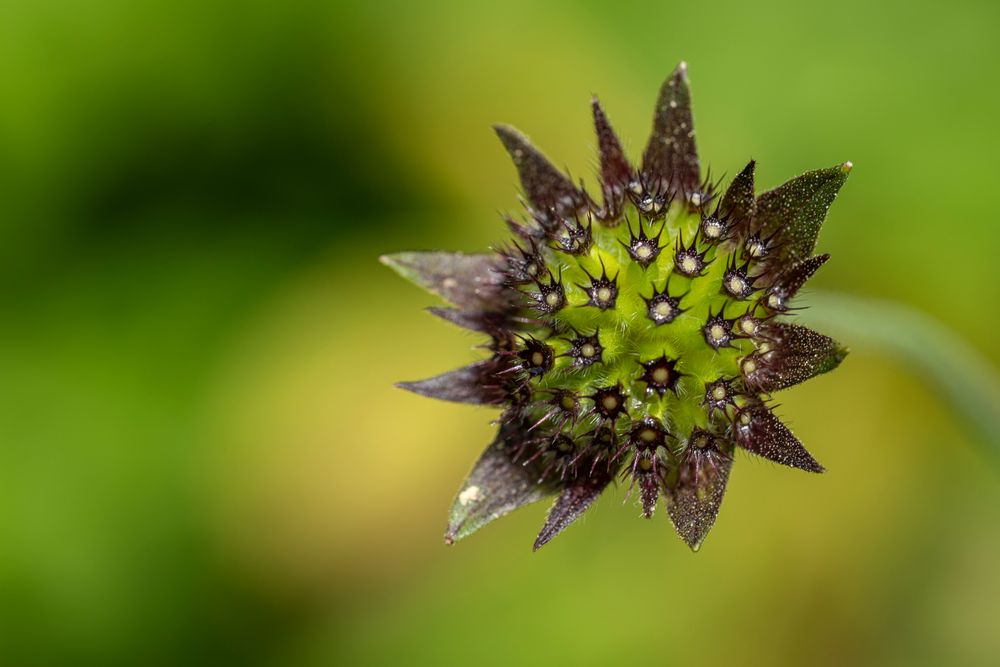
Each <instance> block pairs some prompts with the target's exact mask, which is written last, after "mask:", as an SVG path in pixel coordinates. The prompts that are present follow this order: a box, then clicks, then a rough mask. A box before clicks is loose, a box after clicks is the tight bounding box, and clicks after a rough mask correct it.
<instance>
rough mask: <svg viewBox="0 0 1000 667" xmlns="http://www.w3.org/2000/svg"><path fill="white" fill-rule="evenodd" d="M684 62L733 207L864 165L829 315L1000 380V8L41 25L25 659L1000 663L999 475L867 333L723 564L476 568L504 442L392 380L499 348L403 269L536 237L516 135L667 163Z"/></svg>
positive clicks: (30, 253) (727, 516)
mask: <svg viewBox="0 0 1000 667" xmlns="http://www.w3.org/2000/svg"><path fill="white" fill-rule="evenodd" d="M682 59H684V60H687V61H688V62H689V64H690V72H691V79H692V84H693V87H694V98H695V114H696V123H697V127H698V129H699V134H698V136H699V142H700V149H701V152H702V155H703V157H704V158H705V160H706V161H707V162H710V163H711V165H712V166H713V168H714V170H715V171H717V172H728V173H730V174H732V173H735V170H737V169H739V168H740V167H741V166H742V165H743V164H745V162H746V161H747V159H748V158H749V157H751V156H752V157H754V158H756V159H757V160H758V165H759V167H758V175H759V180H760V185H761V186H764V187H770V186H773V185H776V184H778V183H780V182H782V181H783V180H785V179H787V178H789V177H791V176H793V175H795V174H797V173H799V172H801V171H805V170H807V169H810V168H815V167H820V166H827V165H830V164H835V163H837V162H840V161H843V160H845V159H850V160H853V161H854V164H855V171H854V173H853V174H852V177H851V179H850V181H849V182H848V184H847V186H846V188H845V189H844V191H843V192H842V195H841V197H840V198H839V199H838V201H837V202H836V204H835V205H834V207H833V209H832V212H831V215H830V218H829V220H828V224H827V226H826V228H825V230H824V234H823V236H822V237H821V240H820V244H821V248H822V250H824V251H828V252H830V253H832V254H833V257H834V259H833V261H831V262H830V263H829V264H828V265H827V266H826V267H825V268H824V270H823V271H822V272H821V273H820V275H819V276H818V277H817V278H816V279H815V285H816V287H818V288H824V289H835V290H840V291H842V292H846V293H849V294H854V295H858V296H862V297H879V298H888V299H893V300H896V301H898V302H901V303H903V304H907V305H909V306H913V307H916V308H919V309H920V310H922V311H924V312H926V313H928V314H930V315H931V316H933V317H935V318H937V319H938V320H939V321H941V322H943V323H945V324H946V325H947V326H949V327H950V328H951V329H953V330H954V331H955V332H957V333H958V334H959V335H961V336H962V337H964V339H965V340H967V341H968V342H969V344H970V345H971V346H973V348H975V349H976V350H978V352H979V353H980V354H981V355H983V356H984V358H985V359H986V360H987V362H988V363H989V364H991V365H993V366H995V367H996V366H1000V350H998V347H997V346H996V344H995V339H996V335H997V334H996V331H997V328H998V326H1000V316H998V314H997V309H996V308H995V307H994V304H995V303H996V302H997V300H998V299H1000V273H998V269H997V262H996V253H997V251H998V248H1000V224H998V223H997V218H996V215H997V214H996V210H997V209H996V206H997V204H996V196H995V195H996V187H997V186H996V182H997V173H996V166H995V165H996V160H997V156H998V153H1000V132H998V129H997V118H998V117H1000V93H998V90H1000V86H998V84H1000V72H998V64H1000V5H997V4H996V3H992V2H988V1H983V2H975V1H971V0H955V1H953V2H948V3H920V2H918V3H914V2H912V1H903V0H897V1H894V2H884V3H873V2H868V1H864V0H845V1H844V2H839V3H826V4H824V5H822V6H818V5H817V6H813V5H811V4H809V3H798V2H792V1H789V2H786V3H778V4H770V3H747V2H738V1H730V0H715V1H714V2H711V3H698V2H691V3H684V4H681V3H673V2H656V3H643V2H634V1H630V0H618V1H617V2H613V3H605V2H596V1H589V2H570V1H568V0H567V1H566V2H545V3H540V2H536V1H522V0H505V1H504V2H502V3H473V2H469V3H458V2H454V3H452V2H443V1H440V0H428V1H426V2H420V3H413V2H396V1H392V0H387V1H383V2H379V3H362V2H358V3H342V2H338V1H337V0H332V1H330V0H327V1H325V2H324V1H321V0H314V1H299V2H286V3H274V2H254V1H249V2H248V1H247V0H241V1H239V2H237V1H236V0H214V1H210V2H204V1H201V0H146V1H145V2H142V3H136V2H131V1H129V0H88V1H73V0H48V1H46V2H24V1H23V0H3V1H2V2H0V299H2V309H0V312H2V326H0V663H2V664H10V665H117V664H125V665H159V664H164V665H178V664H213V665H218V664H240V665H249V664H262V665H292V666H296V665H424V664H427V665H445V664H456V665H458V664H461V665H483V666H486V665H507V664H525V665H528V664H576V665H608V664H638V663H640V662H641V663H642V664H674V663H678V664H680V663H683V664H761V665H802V664H809V665H842V664H857V665H942V664H949V665H996V664H1000V632H998V631H997V630H998V628H1000V569H998V568H997V564H998V562H1000V530H998V526H1000V485H998V464H997V459H996V458H991V457H990V456H989V455H988V454H987V453H986V449H985V447H984V445H985V443H984V442H982V437H981V436H980V435H977V433H976V432H974V431H971V430H970V429H968V428H966V427H965V426H964V425H963V422H962V420H961V419H959V418H957V417H956V416H955V415H956V413H955V411H954V410H953V409H952V408H951V407H950V406H949V405H948V404H947V403H946V402H945V401H944V400H943V399H942V397H941V394H940V393H939V391H938V387H936V386H935V383H934V382H931V381H928V380H927V379H926V376H923V375H921V374H919V373H916V372H915V371H914V370H913V369H912V368H911V367H910V364H908V363H906V362H905V361H900V359H899V358H897V357H895V356H894V355H892V354H891V353H888V352H887V350H886V349H885V348H882V347H879V346H872V345H867V344H866V343H865V341H864V339H863V337H861V338H860V339H859V340H857V341H847V342H849V343H851V344H852V347H853V348H854V351H853V354H852V355H851V356H850V357H849V358H848V360H847V362H846V363H845V364H844V365H843V367H842V368H841V370H839V371H838V372H837V373H834V374H831V375H829V376H824V377H823V378H820V379H816V380H814V381H812V382H810V383H809V384H807V385H805V386H803V387H801V388H799V389H797V390H796V391H794V392H790V393H789V394H788V395H787V396H782V400H781V402H782V408H781V413H782V414H783V415H784V416H785V417H787V418H788V420H789V421H790V422H791V423H792V424H793V425H794V427H795V429H796V431H797V433H798V434H799V435H800V436H801V437H802V439H803V440H804V441H806V442H807V443H808V444H809V447H810V449H811V450H812V451H813V452H814V453H815V454H816V456H817V457H818V458H819V459H820V460H821V461H822V462H823V463H824V464H825V465H826V466H827V467H828V468H829V473H828V474H826V475H825V476H823V477H814V476H809V475H805V474H802V473H799V472H796V471H790V470H786V469H779V468H778V467H777V466H774V465H771V464H768V463H762V462H760V461H756V460H751V459H750V458H748V457H746V456H742V457H741V458H740V459H739V460H738V462H737V466H736V468H735V471H734V475H733V477H732V480H731V484H730V488H729V492H728V496H727V502H726V503H725V505H724V506H723V510H722V513H721V515H720V518H719V520H718V523H717V525H716V528H715V530H714V532H713V534H712V535H711V536H710V538H709V539H708V541H707V543H706V545H705V547H704V548H703V549H702V551H701V552H700V553H698V554H692V553H690V552H689V551H688V550H687V548H686V547H685V546H684V545H683V544H682V543H681V542H680V540H679V539H677V538H676V537H675V536H674V534H673V531H672V529H671V528H670V526H669V525H668V522H667V521H666V519H665V518H664V516H663V515H662V513H661V514H660V515H659V516H657V517H655V519H654V520H653V521H651V522H646V521H643V520H641V519H640V518H639V512H638V510H637V509H636V508H635V507H634V506H633V504H632V503H631V502H629V503H628V504H625V505H624V506H623V505H622V496H623V494H622V493H621V492H619V493H617V494H609V495H608V496H607V497H605V498H603V499H602V500H601V501H600V503H599V504H598V506H597V507H596V508H595V509H594V510H593V511H592V513H591V514H590V515H588V516H587V517H586V519H585V520H584V521H582V522H581V523H582V524H583V525H582V526H577V527H573V528H571V529H570V530H569V531H567V532H566V534H565V535H563V536H561V537H560V538H559V539H557V540H556V541H555V542H553V543H552V544H551V545H549V546H548V547H546V548H545V549H544V550H543V551H541V552H539V553H538V554H532V552H531V549H530V546H531V542H532V539H533V537H534V535H535V532H536V531H537V529H538V527H539V526H540V524H541V522H542V520H543V517H544V512H545V507H544V506H543V505H539V506H535V507H531V508H527V509H524V510H521V511H519V512H517V513H515V514H514V515H512V516H511V517H509V518H508V519H506V520H505V521H502V522H498V523H497V524H494V525H492V526H490V527H489V528H488V529H486V530H484V531H482V532H481V533H479V534H477V535H476V536H475V538H473V539H471V540H468V541H466V542H463V543H461V544H459V545H457V546H455V547H451V548H446V547H445V546H444V545H443V544H442V540H441V534H442V531H443V527H444V519H445V512H446V509H447V507H448V506H449V503H450V502H451V499H452V494H453V493H454V492H455V490H456V489H457V488H458V485H459V483H460V481H461V479H462V476H463V475H464V474H465V472H466V471H467V470H468V468H469V466H470V465H471V463H472V462H473V460H474V459H475V457H476V456H477V455H478V454H479V452H480V450H481V449H482V448H483V447H484V446H485V444H486V443H487V442H488V441H489V439H490V435H491V427H490V425H489V421H490V420H491V418H492V416H493V414H492V412H491V411H489V410H486V409H476V408H470V407H463V406H456V405H451V404H443V403H435V402H432V401H428V400H426V399H420V398H418V397H416V396H412V395H408V394H405V393H404V392H401V391H398V390H395V389H393V388H392V386H391V383H392V382H393V381H394V380H398V379H415V378H420V377H424V376H427V375H431V374H434V373H436V372H438V371H441V370H444V369H447V368H451V367H455V366H458V365H461V364H463V363H466V362H468V361H469V360H471V359H474V358H476V355H477V352H476V351H474V350H473V346H474V345H475V344H477V342H478V340H477V339H476V337H475V336H473V335H471V334H469V333H465V332H461V331H458V330H455V329H454V328H449V326H447V325H446V324H444V323H442V322H439V321H436V320H435V319H434V318H432V317H429V316H428V315H426V314H424V313H422V312H421V308H422V307H424V306H427V305H433V304H434V300H433V298H431V297H429V296H428V295H425V294H423V293H421V292H420V291H419V290H417V289H416V288H414V287H412V286H410V285H408V284H405V283H404V282H403V281H401V280H400V279H398V278H397V277H395V276H394V275H392V274H391V273H390V272H389V271H388V270H387V269H386V268H385V267H382V266H380V265H379V264H378V262H377V257H378V255H379V254H381V253H384V252H389V251H394V250H401V249H417V248H453V249H464V250H476V249H483V248H486V247H487V246H488V245H489V244H491V243H493V242H495V241H497V240H500V239H501V238H502V232H503V228H502V226H501V223H500V221H499V217H498V215H497V213H498V212H499V211H506V210H513V209H514V208H515V206H516V180H515V173H514V170H513V168H512V167H511V165H510V164H509V162H508V160H507V157H506V156H505V154H504V153H503V150H502V148H501V146H500V144H499V142H498V141H496V139H495V137H494V136H493V134H492V131H491V130H490V124H491V123H493V122H497V121H504V122H511V123H513V124H515V125H517V126H519V127H520V128H522V129H523V130H525V131H526V132H528V133H529V134H530V135H531V136H532V137H533V138H534V139H535V140H536V142H537V143H538V144H539V145H541V146H542V147H543V148H544V150H546V151H547V152H548V153H549V154H550V155H551V156H553V158H554V159H555V161H556V162H557V163H559V164H561V165H567V166H568V167H569V168H570V169H571V170H572V172H573V173H574V174H575V175H577V176H583V177H585V178H587V179H591V174H592V167H593V165H594V163H595V149H594V140H593V137H592V130H591V127H590V117H589V109H588V101H589V97H590V94H591V93H593V92H599V93H600V95H601V99H602V101H603V102H604V104H605V107H606V109H607V110H608V112H609V114H610V116H611V118H612V120H613V122H614V123H615V125H616V127H617V128H618V130H619V132H620V133H621V134H622V135H623V136H624V137H628V138H630V141H629V146H630V148H631V152H632V153H633V155H636V156H637V155H638V153H639V152H640V151H641V148H642V146H643V145H644V142H645V139H646V136H647V132H648V129H649V125H650V119H651V109H652V104H653V101H654V97H655V94H656V90H657V88H658V86H659V84H660V82H661V81H662V79H663V78H664V77H665V76H666V75H667V73H668V72H669V71H670V70H671V69H672V68H673V67H674V65H675V64H676V63H677V62H678V61H679V60H682ZM590 182H592V180H591V181H590ZM931 353H933V351H931Z"/></svg>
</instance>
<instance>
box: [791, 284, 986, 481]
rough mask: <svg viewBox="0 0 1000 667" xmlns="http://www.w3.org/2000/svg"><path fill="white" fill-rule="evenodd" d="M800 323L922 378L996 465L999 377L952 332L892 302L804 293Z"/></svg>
mask: <svg viewBox="0 0 1000 667" xmlns="http://www.w3.org/2000/svg"><path fill="white" fill-rule="evenodd" d="M808 302H809V306H810V307H809V308H807V309H804V310H802V311H799V312H800V317H801V319H802V321H803V322H804V323H808V324H811V325H814V326H815V327H816V328H817V329H820V330H821V331H823V332H824V333H827V334H829V335H831V336H833V337H834V338H836V339H837V340H838V341H840V342H841V343H843V344H845V345H847V346H849V347H858V348H860V347H868V346H871V347H877V348H879V349H881V350H884V351H886V352H888V353H890V354H891V355H893V356H895V357H897V358H898V359H900V360H901V361H903V362H904V363H905V364H907V366H908V367H910V368H912V369H913V370H914V371H915V372H917V373H918V374H920V375H922V376H923V377H924V378H925V379H926V380H927V382H928V388H929V389H931V390H932V391H936V392H939V393H940V394H941V395H943V396H944V398H946V399H947V400H948V403H949V405H950V407H951V408H952V409H953V410H954V411H955V412H956V413H957V414H958V416H959V417H960V419H959V421H960V422H962V423H963V424H964V425H966V426H967V427H969V428H970V429H971V430H972V431H973V436H974V437H975V438H976V440H977V441H978V442H981V444H983V445H984V446H986V447H987V448H988V449H989V451H990V454H991V455H992V456H993V457H994V458H995V460H997V461H1000V374H998V373H997V369H996V368H994V367H993V364H992V363H991V362H990V361H989V360H988V359H986V358H985V357H984V356H983V355H982V354H980V353H979V352H978V351H977V350H976V349H975V348H973V347H972V346H971V345H970V344H969V343H968V342H967V341H965V340H964V339H963V338H962V337H961V336H959V335H958V334H957V333H956V332H955V331H953V330H952V329H949V328H948V327H947V326H945V325H944V324H942V323H941V322H939V321H937V320H935V319H934V318H932V317H930V316H929V315H927V314H925V313H923V312H921V311H919V310H916V309H914V308H911V307H909V306H905V305H903V304H900V303H896V302H894V301H887V300H882V299H869V298H864V297H857V296H851V295H848V294H841V293H836V292H819V291H817V292H810V294H809V296H808Z"/></svg>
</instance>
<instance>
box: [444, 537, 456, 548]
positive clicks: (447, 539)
mask: <svg viewBox="0 0 1000 667" xmlns="http://www.w3.org/2000/svg"><path fill="white" fill-rule="evenodd" d="M444 544H445V546H448V547H450V546H451V545H453V544H455V538H454V537H452V536H451V535H445V536H444Z"/></svg>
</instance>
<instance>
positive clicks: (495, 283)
mask: <svg viewBox="0 0 1000 667" xmlns="http://www.w3.org/2000/svg"><path fill="white" fill-rule="evenodd" d="M592 106H593V115H594V124H595V126H596V130H597V144H598V151H599V154H600V184H601V193H600V201H597V200H595V199H594V198H593V197H592V196H591V195H590V194H589V193H587V192H586V191H585V190H584V189H583V188H582V187H579V186H577V185H575V184H574V183H573V182H572V181H571V180H570V179H569V178H568V177H567V176H566V175H565V174H563V173H562V172H561V171H559V170H558V169H557V168H556V167H554V166H553V165H552V163H551V162H550V161H549V160H548V159H547V158H546V157H545V156H544V155H542V153H540V152H539V151H538V150H537V149H536V148H535V147H534V146H532V145H531V143H529V141H528V140H527V139H526V138H525V137H524V136H523V135H522V134H520V133H519V132H517V131H516V130H514V129H512V128H510V127H507V126H497V127H496V132H497V135H498V136H499V137H500V140H501V142H502V143H503V145H504V147H505V148H506V149H507V151H508V153H510V156H511V158H513V161H514V165H515V166H516V168H517V171H518V174H519V176H520V180H521V186H522V189H523V192H524V199H525V207H526V212H525V214H524V216H523V217H522V219H519V220H515V219H513V218H510V219H508V220H507V225H508V227H509V229H510V230H511V232H512V234H513V239H512V240H511V241H510V242H509V243H507V244H505V245H503V246H501V247H499V248H498V249H497V250H496V251H494V252H491V253H486V254H472V255H466V254H461V253H452V252H407V253H400V254H395V255H388V256H385V257H383V258H382V260H383V262H385V263H386V264H388V265H389V266H391V267H392V268H394V269H395V270H396V271H398V272H399V273H400V274H401V275H403V276H404V277H406V278H408V279H410V280H412V281H413V282H415V283H417V284H419V285H421V286H423V287H424V288H426V289H428V290H429V291H431V292H433V293H435V294H437V295H439V296H440V297H442V298H443V299H445V300H446V301H448V302H450V303H451V304H452V306H453V307H452V308H432V309H431V312H432V313H434V314H435V315H438V316H439V317H441V318H443V319H446V320H448V321H450V322H452V323H454V324H456V325H458V326H461V327H464V328H467V329H471V330H473V331H477V332H480V333H483V334H485V335H488V336H489V337H490V338H491V344H490V346H489V347H490V350H491V352H492V353H491V355H490V357H489V358H488V359H484V360H482V361H479V362H477V363H474V364H472V365H470V366H466V367H464V368H460V369H458V370H454V371H451V372H448V373H444V374H442V375H439V376H436V377H433V378H430V379H428V380H422V381H418V382H403V383H400V385H399V386H401V387H402V388H404V389H408V390H410V391H413V392H416V393H418V394H423V395H425V396H431V397H434V398H441V399H445V400H450V401H458V402H463V403H475V404H486V405H495V406H497V407H498V408H499V409H501V411H502V412H501V414H500V417H499V419H498V422H499V429H498V432H497V436H496V438H495V440H494V441H493V443H492V444H491V445H490V446H489V447H487V449H486V451H485V452H484V453H483V455H482V456H481V457H480V459H479V461H478V462H477V463H476V464H475V466H474V467H473V469H472V472H471V473H470V475H469V477H468V479H467V480H466V482H465V484H464V485H463V486H462V488H461V489H460V491H459V493H458V496H457V498H456V500H455V503H454V505H453V507H452V510H451V514H450V517H449V524H448V529H447V532H446V536H445V539H446V541H447V542H449V543H451V542H453V541H455V540H458V539H461V538H463V537H465V536H467V535H469V534H470V533H472V532H474V531H475V530H477V529H479V528H481V527H482V526H484V525H485V524H487V523H489V522H490V521H493V520H494V519H496V518H498V517H500V516H503V515H504V514H506V513H508V512H510V511H512V510H514V509H517V508H518V507H522V506H524V505H526V504H528V503H532V502H535V501H537V500H540V499H542V498H544V497H546V496H550V495H555V496H556V499H555V503H554V504H553V506H552V509H551V510H550V512H549V515H548V519H547V521H546V522H545V525H544V526H543V527H542V530H541V532H540V533H539V535H538V538H537V540H536V541H535V548H536V549H537V548H539V547H541V546H542V545H544V544H545V543H547V542H548V541H549V540H551V539H552V538H553V537H555V536H556V535H557V534H559V533H560V532H561V531H562V530H563V529H564V528H566V527H567V526H568V525H570V524H571V523H573V521H575V520H576V519H577V518H579V517H580V516H581V515H582V514H583V513H584V512H585V511H586V510H587V508H588V507H589V506H590V505H591V504H592V503H593V501H594V500H595V499H596V498H597V497H598V496H599V495H600V494H601V492H603V491H604V489H605V488H607V487H608V485H609V484H611V483H612V482H613V481H619V482H620V483H622V484H623V485H624V486H626V487H627V488H628V490H629V493H630V494H633V493H634V494H635V496H634V497H636V498H637V499H638V502H639V504H640V505H641V508H642V513H643V515H644V516H646V517H651V516H652V515H653V513H654V511H655V508H656V505H657V504H658V501H659V499H660V498H661V497H662V498H663V499H664V501H665V503H666V509H667V514H668V516H669V517H670V519H671V521H672V522H673V525H674V527H675V528H676V530H677V532H678V533H679V534H680V536H681V537H682V538H683V539H684V540H685V542H687V543H688V545H690V546H691V547H692V548H694V549H697V548H698V547H699V546H700V545H701V543H702V541H703V540H704V538H705V536H706V535H707V533H708V531H709V530H710V529H711V527H712V525H713V523H714V522H715V518H716V515H717V514H718V511H719V506H720V504H721V502H722V497H723V495H724V493H725V489H726V483H727V481H728V478H729V473H730V470H731V468H732V465H733V454H734V450H735V449H736V448H742V449H744V450H746V451H748V452H751V453H752V454H755V455H758V456H762V457H765V458H768V459H770V460H772V461H775V462H777V463H781V464H784V465H787V466H791V467H795V468H800V469H802V470H806V471H809V472H822V471H823V467H822V466H821V465H820V464H819V463H818V462H817V461H816V460H815V459H814V458H813V457H812V455H811V454H809V452H807V451H806V449H805V448H804V447H803V446H802V444H801V443H800V442H799V440H798V439H797V438H796V437H795V436H794V435H793V434H792V432H791V431H790V430H789V429H788V428H787V427H786V426H784V424H782V422H781V421H780V420H779V419H778V417H777V416H775V414H774V413H773V412H772V408H771V405H770V401H771V394H772V393H773V392H776V391H779V390H782V389H786V388H788V387H790V386H792V385H795V384H798V383H799V382H802V381H804V380H807V379H809V378H811V377H813V376H815V375H818V374H820V373H824V372H826V371H829V370H831V369H833V368H834V367H836V366H837V365H838V364H839V363H840V362H841V360H842V359H843V358H844V355H845V354H846V349H845V348H843V347H842V346H840V345H839V344H838V343H836V342H835V341H833V340H832V339H831V338H828V337H827V336H824V335H823V334H820V333H817V332H815V331H812V330H810V329H808V328H806V327H803V326H800V325H797V324H794V323H792V322H790V321H789V320H790V319H791V316H792V315H793V314H794V310H795V306H794V303H795V297H796V294H797V293H798V292H799V290H800V288H801V287H802V285H803V284H804V283H805V282H806V280H808V279H809V278H810V277H811V276H812V275H813V273H815V272H816V270H817V269H819V267H820V266H822V265H823V263H824V262H826V260H827V259H828V258H829V256H828V255H813V249H814V247H815V245H816V239H817V236H818V234H819V229H820V226H821V225H822V223H823V220H824V219H825V217H826V213H827V210H828V209H829V207H830V204H831V203H832V202H833V200H834V198H835V197H836V195H837V192H838V191H839V190H840V187H841V186H842V185H843V184H844V182H845V181H846V179H847V176H848V173H849V172H850V170H851V163H850V162H845V163H843V164H840V165H836V166H834V167H830V168H828V169H820V170H817V171H812V172H808V173H806V174H803V175H801V176H799V177H797V178H794V179H792V180H791V181H789V182H787V183H785V184H784V185H782V186H780V187H778V188H775V189H773V190H770V191H767V192H764V193H763V194H760V195H757V194H755V188H754V162H753V161H750V163H749V164H747V165H746V167H744V168H743V169H742V171H740V172H739V173H737V175H736V176H735V177H734V178H733V179H732V180H731V181H730V182H729V184H728V186H727V187H726V188H725V190H722V189H720V187H719V185H720V184H719V183H717V182H714V181H713V180H712V178H711V176H710V175H704V176H703V174H702V168H701V165H700V161H699V159H698V153H697V150H696V147H695V133H694V123H693V119H692V114H691V94H690V90H689V87H688V79H687V70H686V66H685V65H684V64H683V63H682V64H681V65H680V66H678V67H677V69H676V70H674V72H673V73H672V74H671V75H670V77H669V78H668V79H667V80H666V82H665V83H664V85H663V87H662V88H661V90H660V94H659V98H658V100H657V103H656V109H655V112H654V115H653V131H652V135H651V137H650V139H649V143H648V144H647V146H646V149H645V151H644V152H643V155H642V161H641V164H640V166H638V167H636V166H634V165H633V164H632V163H631V162H630V160H629V159H628V157H627V156H626V155H625V152H624V150H623V149H622V145H621V142H620V141H619V139H618V137H617V135H616V134H615V132H614V130H613V129H612V127H611V124H610V122H609V120H608V117H607V116H606V115H605V113H604V111H603V109H602V108H601V106H600V104H599V103H598V101H597V100H596V99H595V100H594V101H593V105H592Z"/></svg>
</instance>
